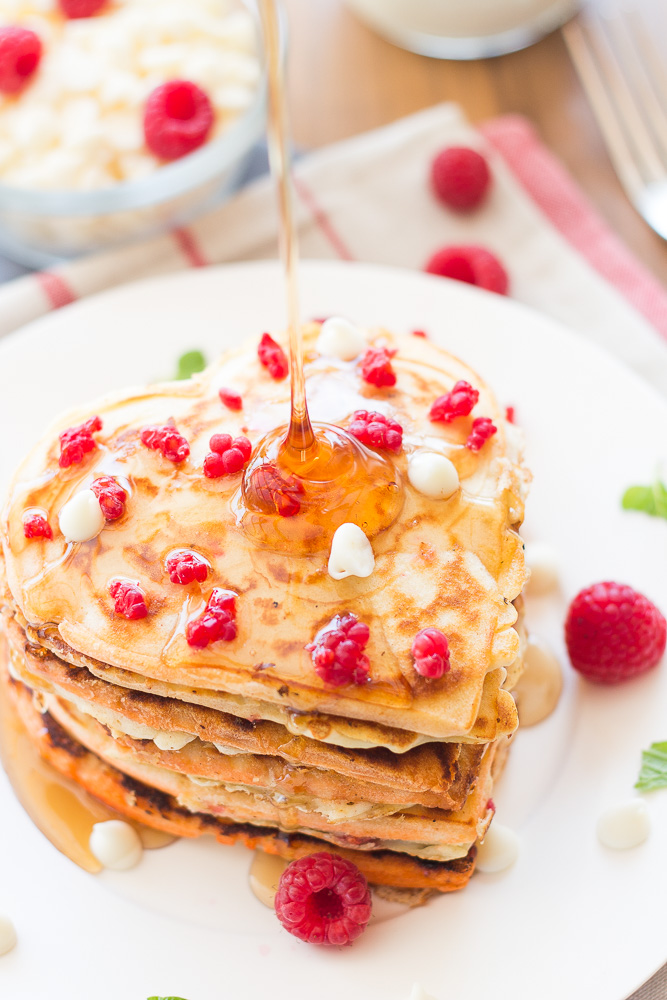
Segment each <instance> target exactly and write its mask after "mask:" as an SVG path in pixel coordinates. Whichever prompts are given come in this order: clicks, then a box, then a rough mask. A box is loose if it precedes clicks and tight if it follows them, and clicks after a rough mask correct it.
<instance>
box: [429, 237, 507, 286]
mask: <svg viewBox="0 0 667 1000" xmlns="http://www.w3.org/2000/svg"><path fill="white" fill-rule="evenodd" d="M424 270H425V271H427V272H428V273H429V274H437V275H439V276H440V277H441V278H452V279H454V281H463V282H465V283H466V284H468V285H477V287H478V288H485V289H486V291H487V292H497V293H498V295H507V289H508V288H509V278H508V276H507V271H506V270H505V268H504V267H503V265H502V264H501V263H500V261H499V260H498V258H497V257H496V256H495V254H492V253H491V251H490V250H486V249H485V248H484V247H479V246H449V247H443V248H442V249H441V250H438V251H436V253H434V254H433V256H432V257H431V258H430V260H429V261H428V263H427V264H426V267H425V269H424Z"/></svg>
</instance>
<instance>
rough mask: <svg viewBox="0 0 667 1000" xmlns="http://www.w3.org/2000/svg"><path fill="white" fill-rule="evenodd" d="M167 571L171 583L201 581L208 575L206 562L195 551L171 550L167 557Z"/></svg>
mask: <svg viewBox="0 0 667 1000" xmlns="http://www.w3.org/2000/svg"><path fill="white" fill-rule="evenodd" d="M167 573H168V574H169V579H170V580H171V582H172V583H180V584H183V585H185V584H188V583H193V582H194V581H195V580H197V582H198V583H203V582H204V580H205V579H206V577H207V576H208V563H207V562H206V560H205V559H204V558H203V557H202V556H200V555H197V553H196V552H189V551H185V550H183V551H181V552H173V553H172V554H171V555H170V556H169V557H168V559H167Z"/></svg>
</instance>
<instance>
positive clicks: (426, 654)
mask: <svg viewBox="0 0 667 1000" xmlns="http://www.w3.org/2000/svg"><path fill="white" fill-rule="evenodd" d="M412 655H413V656H414V658H415V670H416V671H417V673H418V674H421V675H422V677H432V678H437V677H442V675H443V674H446V673H447V671H448V670H449V643H448V642H447V636H446V635H445V634H444V632H441V631H440V629H439V628H423V629H422V630H421V632H417V635H416V636H415V637H414V639H413V640H412Z"/></svg>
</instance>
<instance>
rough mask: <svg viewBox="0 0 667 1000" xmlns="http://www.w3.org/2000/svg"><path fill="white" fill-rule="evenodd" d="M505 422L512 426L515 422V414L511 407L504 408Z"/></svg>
mask: <svg viewBox="0 0 667 1000" xmlns="http://www.w3.org/2000/svg"><path fill="white" fill-rule="evenodd" d="M505 420H506V421H507V423H508V424H513V423H514V422H515V420H516V413H515V411H514V407H513V406H507V407H506V408H505Z"/></svg>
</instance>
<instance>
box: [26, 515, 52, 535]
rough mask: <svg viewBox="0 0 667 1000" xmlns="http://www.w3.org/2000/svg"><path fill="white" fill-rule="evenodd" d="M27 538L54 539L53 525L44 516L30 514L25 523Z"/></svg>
mask: <svg viewBox="0 0 667 1000" xmlns="http://www.w3.org/2000/svg"><path fill="white" fill-rule="evenodd" d="M23 534H24V535H25V537H26V538H53V531H52V530H51V525H50V524H49V522H48V521H47V520H46V518H45V517H44V516H43V515H42V514H29V515H28V517H26V518H25V520H24V522H23Z"/></svg>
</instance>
